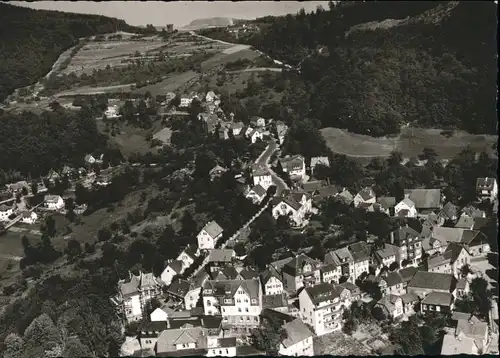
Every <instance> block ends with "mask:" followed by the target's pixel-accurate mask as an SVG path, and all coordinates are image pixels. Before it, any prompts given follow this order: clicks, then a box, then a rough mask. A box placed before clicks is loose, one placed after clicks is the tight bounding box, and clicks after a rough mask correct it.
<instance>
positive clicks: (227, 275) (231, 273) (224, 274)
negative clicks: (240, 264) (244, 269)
mask: <svg viewBox="0 0 500 358" xmlns="http://www.w3.org/2000/svg"><path fill="white" fill-rule="evenodd" d="M236 277H238V271H236V269H235V268H234V267H233V266H226V267H224V268H223V269H222V270H220V271H215V272H213V273H212V274H211V278H212V280H216V281H222V280H235V279H236Z"/></svg>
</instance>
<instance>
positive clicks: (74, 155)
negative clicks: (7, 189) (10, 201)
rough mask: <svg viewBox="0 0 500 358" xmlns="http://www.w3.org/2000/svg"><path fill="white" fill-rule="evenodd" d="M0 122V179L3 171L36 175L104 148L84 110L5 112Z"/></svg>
mask: <svg viewBox="0 0 500 358" xmlns="http://www.w3.org/2000/svg"><path fill="white" fill-rule="evenodd" d="M0 122H1V123H2V125H1V126H0V138H1V140H0V182H1V181H2V172H3V171H4V172H8V171H19V172H20V173H21V174H23V175H28V174H31V176H33V177H36V176H38V175H45V174H46V173H47V172H48V171H49V170H50V169H58V168H62V167H63V166H64V165H73V166H76V165H83V160H84V156H85V155H86V154H88V153H93V152H95V151H99V150H103V149H104V148H105V147H106V139H105V138H104V137H102V135H101V134H100V133H99V132H98V130H97V127H96V123H95V120H94V119H93V117H92V116H91V115H90V114H89V113H87V112H86V111H81V112H79V113H73V112H70V111H65V110H64V109H59V110H57V111H55V112H44V113H42V114H41V115H39V116H38V115H36V114H34V113H31V112H23V113H22V114H19V115H16V114H7V113H5V114H3V115H1V114H0Z"/></svg>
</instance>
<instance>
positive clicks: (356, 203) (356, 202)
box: [353, 193, 377, 208]
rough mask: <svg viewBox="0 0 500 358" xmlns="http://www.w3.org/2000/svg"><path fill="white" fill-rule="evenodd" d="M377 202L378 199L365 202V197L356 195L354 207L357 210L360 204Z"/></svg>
mask: <svg viewBox="0 0 500 358" xmlns="http://www.w3.org/2000/svg"><path fill="white" fill-rule="evenodd" d="M376 201H377V198H375V197H372V198H370V199H368V200H365V199H363V197H362V196H361V195H359V193H358V194H356V196H355V197H354V201H353V202H354V207H355V208H357V207H358V206H359V205H360V204H375V203H376Z"/></svg>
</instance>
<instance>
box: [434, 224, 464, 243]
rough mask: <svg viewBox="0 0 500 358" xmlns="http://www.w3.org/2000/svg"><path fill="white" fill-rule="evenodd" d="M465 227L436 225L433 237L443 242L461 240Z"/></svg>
mask: <svg viewBox="0 0 500 358" xmlns="http://www.w3.org/2000/svg"><path fill="white" fill-rule="evenodd" d="M463 232H464V229H461V228H453V227H442V226H440V227H435V228H434V230H433V231H432V234H431V237H432V238H435V239H437V240H439V241H441V242H443V243H444V242H460V241H461V240H462V234H463Z"/></svg>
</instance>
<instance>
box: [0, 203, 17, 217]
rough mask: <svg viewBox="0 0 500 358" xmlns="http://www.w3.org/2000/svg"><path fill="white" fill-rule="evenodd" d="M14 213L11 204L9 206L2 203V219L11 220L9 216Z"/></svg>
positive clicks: (0, 213)
mask: <svg viewBox="0 0 500 358" xmlns="http://www.w3.org/2000/svg"><path fill="white" fill-rule="evenodd" d="M13 213H14V210H13V209H12V207H11V206H7V205H4V204H1V205H0V221H9V216H11V215H12V214H13Z"/></svg>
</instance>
